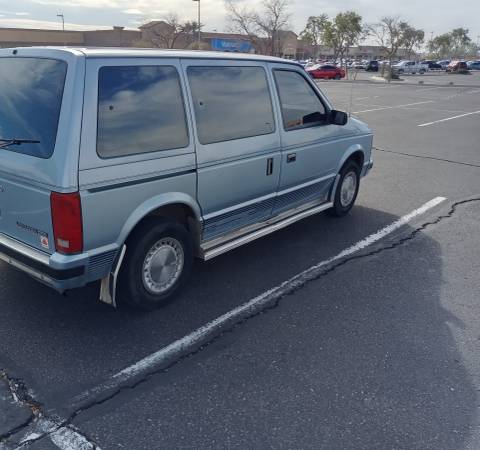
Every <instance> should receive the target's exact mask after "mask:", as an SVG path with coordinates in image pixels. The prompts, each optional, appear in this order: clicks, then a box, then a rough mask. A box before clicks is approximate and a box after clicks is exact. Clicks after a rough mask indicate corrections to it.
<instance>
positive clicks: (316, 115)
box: [275, 70, 327, 131]
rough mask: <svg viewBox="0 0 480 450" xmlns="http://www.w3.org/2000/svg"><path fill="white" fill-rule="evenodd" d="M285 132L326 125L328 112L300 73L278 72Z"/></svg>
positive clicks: (278, 86)
mask: <svg viewBox="0 0 480 450" xmlns="http://www.w3.org/2000/svg"><path fill="white" fill-rule="evenodd" d="M275 80H276V83H277V88H278V93H279V96H280V103H281V106H282V117H283V126H284V128H285V130H287V131H288V130H295V129H298V128H305V127H310V126H315V125H321V124H324V123H326V119H327V116H326V110H325V107H324V106H323V103H322V102H321V101H320V99H319V98H318V96H317V94H316V93H315V92H314V90H313V89H312V87H311V86H310V84H309V83H308V82H307V80H306V79H305V78H304V77H303V76H302V75H301V74H300V73H298V72H293V71H287V70H276V71H275Z"/></svg>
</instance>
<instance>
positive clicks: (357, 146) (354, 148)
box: [336, 144, 365, 174]
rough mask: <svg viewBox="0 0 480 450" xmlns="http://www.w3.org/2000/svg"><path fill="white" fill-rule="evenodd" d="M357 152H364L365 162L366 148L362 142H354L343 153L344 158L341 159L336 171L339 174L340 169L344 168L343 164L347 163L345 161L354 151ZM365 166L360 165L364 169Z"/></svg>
mask: <svg viewBox="0 0 480 450" xmlns="http://www.w3.org/2000/svg"><path fill="white" fill-rule="evenodd" d="M357 152H362V154H363V162H364V163H365V150H364V148H363V147H362V146H361V145H360V144H353V145H351V146H350V147H349V148H348V149H347V151H346V152H345V153H344V154H343V156H342V159H340V162H339V164H338V167H337V171H336V173H337V174H338V173H339V172H340V170H341V169H342V167H343V165H344V164H345V161H347V159H348V158H350V156H352V155H353V154H354V153H357ZM362 169H363V167H360V170H362Z"/></svg>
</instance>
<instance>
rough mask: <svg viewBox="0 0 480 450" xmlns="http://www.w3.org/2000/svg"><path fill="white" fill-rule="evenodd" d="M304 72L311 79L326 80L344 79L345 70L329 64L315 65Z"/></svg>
mask: <svg viewBox="0 0 480 450" xmlns="http://www.w3.org/2000/svg"><path fill="white" fill-rule="evenodd" d="M306 70H307V72H308V73H309V74H310V76H311V77H312V78H326V79H327V80H329V79H330V80H332V79H333V80H340V79H341V78H345V70H343V69H341V68H339V67H336V66H332V65H329V64H322V65H320V64H317V65H316V66H312V67H308V68H307V69H306Z"/></svg>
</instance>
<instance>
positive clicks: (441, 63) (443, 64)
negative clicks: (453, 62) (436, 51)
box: [437, 59, 450, 69]
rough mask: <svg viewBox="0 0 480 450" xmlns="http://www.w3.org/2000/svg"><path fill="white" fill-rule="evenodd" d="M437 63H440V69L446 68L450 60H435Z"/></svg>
mask: <svg viewBox="0 0 480 450" xmlns="http://www.w3.org/2000/svg"><path fill="white" fill-rule="evenodd" d="M437 64H440V66H441V68H442V69H446V68H447V66H448V65H449V64H450V60H449V59H442V60H440V61H437Z"/></svg>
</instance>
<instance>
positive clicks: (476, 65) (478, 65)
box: [467, 61, 480, 70]
mask: <svg viewBox="0 0 480 450" xmlns="http://www.w3.org/2000/svg"><path fill="white" fill-rule="evenodd" d="M467 68H468V70H480V61H468V63H467Z"/></svg>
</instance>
